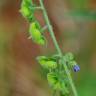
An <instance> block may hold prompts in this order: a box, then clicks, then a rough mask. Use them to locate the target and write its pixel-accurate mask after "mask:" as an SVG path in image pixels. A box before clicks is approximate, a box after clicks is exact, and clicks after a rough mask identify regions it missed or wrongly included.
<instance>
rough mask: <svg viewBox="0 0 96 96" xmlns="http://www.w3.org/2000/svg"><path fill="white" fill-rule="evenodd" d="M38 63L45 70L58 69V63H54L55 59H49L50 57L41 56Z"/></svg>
mask: <svg viewBox="0 0 96 96" xmlns="http://www.w3.org/2000/svg"><path fill="white" fill-rule="evenodd" d="M38 61H39V63H40V65H41V66H42V67H43V68H46V69H55V68H57V62H56V61H54V60H53V59H49V58H48V57H45V56H40V57H38Z"/></svg>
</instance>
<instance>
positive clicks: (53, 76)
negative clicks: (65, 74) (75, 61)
mask: <svg viewBox="0 0 96 96" xmlns="http://www.w3.org/2000/svg"><path fill="white" fill-rule="evenodd" d="M47 80H48V83H49V85H50V86H51V87H53V86H55V84H56V83H57V81H58V78H57V76H56V74H55V73H53V72H51V73H48V74H47Z"/></svg>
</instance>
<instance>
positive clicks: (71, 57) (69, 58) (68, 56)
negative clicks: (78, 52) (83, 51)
mask: <svg viewBox="0 0 96 96" xmlns="http://www.w3.org/2000/svg"><path fill="white" fill-rule="evenodd" d="M64 59H65V61H71V60H73V59H74V55H73V54H72V53H67V54H65V56H64Z"/></svg>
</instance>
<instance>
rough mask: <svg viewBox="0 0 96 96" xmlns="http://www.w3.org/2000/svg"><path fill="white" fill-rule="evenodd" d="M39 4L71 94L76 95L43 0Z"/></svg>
mask: <svg viewBox="0 0 96 96" xmlns="http://www.w3.org/2000/svg"><path fill="white" fill-rule="evenodd" d="M40 5H41V7H42V11H43V15H44V19H45V22H46V24H47V26H48V30H49V32H50V35H51V37H52V40H53V43H54V45H55V48H56V50H57V52H58V54H59V55H60V57H61V58H62V62H63V64H64V69H65V72H66V74H67V77H68V80H69V83H70V86H71V88H72V91H73V94H74V96H78V94H77V91H76V88H75V85H74V83H73V80H72V77H71V75H70V72H69V70H68V67H67V65H66V62H65V60H64V58H63V54H62V51H61V49H60V47H59V44H58V42H57V40H56V37H55V34H54V31H53V28H52V26H51V23H50V20H49V18H48V15H47V12H46V9H45V7H44V4H43V0H40Z"/></svg>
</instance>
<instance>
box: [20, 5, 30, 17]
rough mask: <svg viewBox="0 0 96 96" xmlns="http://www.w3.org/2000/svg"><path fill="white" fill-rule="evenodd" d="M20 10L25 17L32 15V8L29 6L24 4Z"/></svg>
mask: <svg viewBox="0 0 96 96" xmlns="http://www.w3.org/2000/svg"><path fill="white" fill-rule="evenodd" d="M20 12H21V13H22V15H23V16H24V17H29V16H30V15H31V12H30V9H29V8H28V7H27V6H22V7H21V9H20Z"/></svg>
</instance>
